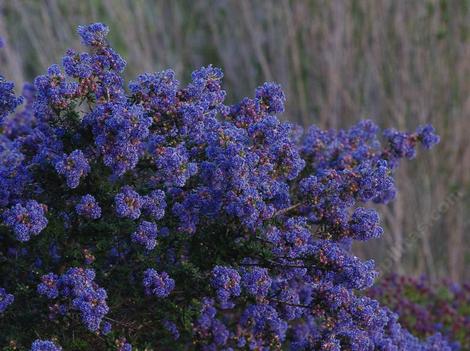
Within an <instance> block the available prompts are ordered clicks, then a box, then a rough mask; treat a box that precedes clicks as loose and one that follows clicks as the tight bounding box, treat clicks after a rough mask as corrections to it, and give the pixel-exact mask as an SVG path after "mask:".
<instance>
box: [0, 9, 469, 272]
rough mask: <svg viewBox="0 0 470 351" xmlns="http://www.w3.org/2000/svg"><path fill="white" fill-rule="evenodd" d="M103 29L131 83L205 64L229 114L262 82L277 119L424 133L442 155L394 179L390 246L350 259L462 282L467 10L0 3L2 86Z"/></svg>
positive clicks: (466, 207)
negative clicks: (274, 85)
mask: <svg viewBox="0 0 470 351" xmlns="http://www.w3.org/2000/svg"><path fill="white" fill-rule="evenodd" d="M95 21H101V22H105V23H106V24H108V25H109V26H110V27H111V38H110V39H111V41H112V42H113V46H114V47H115V48H116V49H118V50H119V51H120V53H121V54H122V55H123V56H124V57H127V58H128V61H129V69H128V71H127V75H128V77H129V78H132V77H135V76H136V75H137V74H138V73H140V72H143V71H159V70H162V69H165V68H169V67H172V68H174V69H175V70H176V72H177V74H178V76H180V77H185V78H186V80H187V79H188V78H189V75H190V72H191V71H192V70H194V69H195V68H198V67H200V66H201V65H207V64H209V63H212V64H214V65H217V66H220V67H222V68H223V70H224V72H225V85H226V87H227V88H229V91H231V92H232V94H233V95H231V96H229V97H228V101H229V102H233V101H235V100H236V99H239V98H240V97H242V96H244V95H247V94H249V93H250V92H251V91H253V89H254V88H255V87H256V86H257V85H258V84H260V83H261V82H263V81H265V80H274V81H277V82H279V83H281V84H282V85H283V87H284V89H285V91H286V94H287V97H288V103H287V112H286V113H285V114H284V116H283V118H284V119H290V120H292V121H295V122H298V123H301V124H303V125H308V124H311V123H316V124H319V125H321V126H323V127H345V128H346V127H348V126H350V125H351V124H352V123H354V122H355V121H357V120H359V119H361V118H371V119H373V120H375V121H376V122H378V123H379V124H380V125H381V126H383V127H389V126H398V127H399V128H400V129H414V127H416V126H417V125H418V124H420V123H424V122H431V123H432V124H433V125H434V126H435V127H436V129H437V130H438V132H439V134H440V135H441V138H442V142H441V144H440V145H439V146H438V147H437V148H436V149H435V150H433V152H432V153H429V154H426V155H424V154H423V155H422V157H421V158H420V160H419V161H418V162H413V163H412V164H411V163H410V164H407V165H406V166H405V167H403V168H402V169H401V170H400V171H399V176H398V187H399V189H400V192H401V193H400V195H399V198H398V199H397V201H395V202H394V204H393V205H391V206H390V207H388V208H387V209H386V213H385V215H384V218H383V221H384V224H385V226H386V228H387V229H386V232H385V235H386V237H387V240H385V241H384V242H387V244H386V245H384V244H383V242H382V244H377V245H370V244H368V245H367V247H357V248H356V249H357V250H358V252H359V254H361V255H364V256H368V257H373V258H375V259H376V260H377V261H379V262H381V265H382V268H383V269H385V270H387V269H388V270H394V271H398V272H404V271H407V272H409V273H419V272H422V273H427V274H429V275H430V276H431V277H432V278H433V277H434V278H436V277H438V276H444V275H446V276H447V275H448V276H450V277H452V278H453V279H454V280H462V279H464V278H466V279H469V278H470V272H468V271H467V272H465V269H464V268H465V266H466V265H467V266H468V265H469V260H470V254H469V248H470V240H469V239H470V234H469V231H470V216H469V214H470V196H469V193H470V136H469V131H470V39H469V34H470V28H469V27H470V1H469V0H350V1H343V0H331V1H322V0H312V1H293V0H292V1H288V0H263V1H257V0H251V1H250V0H240V1H238V0H220V1H202V0H200V1H189V0H187V1H164V0H162V1H142V0H134V1H132V0H128V1H125V0H87V1H85V0H83V1H67V0H47V1H32V0H31V1H27V0H2V1H0V36H1V37H3V38H4V39H5V41H6V48H4V49H3V50H2V51H0V63H1V67H2V73H3V74H5V75H6V76H7V77H8V78H9V79H11V80H14V81H16V82H17V84H21V83H23V82H24V81H28V80H30V79H32V77H34V76H35V75H37V74H40V73H42V72H43V71H44V70H45V69H46V68H47V67H48V66H49V65H50V64H52V63H54V62H58V61H60V58H61V56H62V54H63V52H64V51H65V49H67V47H69V45H70V43H74V47H76V48H79V42H78V38H77V35H76V34H75V28H76V26H77V25H79V24H85V23H89V22H95Z"/></svg>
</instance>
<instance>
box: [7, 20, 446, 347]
mask: <svg viewBox="0 0 470 351" xmlns="http://www.w3.org/2000/svg"><path fill="white" fill-rule="evenodd" d="M78 33H79V35H80V36H81V38H82V42H83V44H84V45H85V46H86V47H87V49H88V51H87V52H83V53H80V52H76V51H73V50H68V51H67V52H66V54H65V56H64V58H63V60H62V65H61V66H60V65H52V66H51V67H50V68H49V69H48V70H47V72H46V74H44V75H42V76H39V77H37V78H36V79H35V81H34V86H31V85H27V86H25V90H24V93H23V97H20V98H18V97H16V96H15V95H14V94H13V92H12V89H13V86H12V84H11V83H9V82H7V81H5V80H4V79H3V78H2V79H1V81H0V92H1V95H0V109H1V110H0V116H1V119H2V121H1V136H0V154H1V159H0V206H1V207H0V217H1V227H0V235H1V239H0V253H1V256H0V257H1V260H2V263H1V266H0V274H1V275H0V286H1V287H2V288H1V290H0V312H1V317H0V330H1V333H0V342H1V345H2V346H3V345H5V347H6V349H14V350H27V349H32V350H36V351H40V350H61V348H63V349H64V350H90V349H95V350H107V349H111V350H112V349H114V350H131V349H132V346H131V344H132V345H134V346H133V348H134V350H144V349H146V350H157V349H158V350H190V349H194V350H208V351H209V350H281V349H283V350H284V349H290V350H298V351H300V350H325V351H326V350H328V351H335V350H357V351H359V350H384V351H390V350H450V347H449V346H447V343H446V341H445V340H443V338H442V337H441V336H440V335H439V334H436V335H432V336H430V337H429V338H428V339H426V340H419V339H417V338H416V337H414V336H412V335H411V334H410V333H408V332H407V331H406V330H404V329H403V328H402V327H401V326H400V325H399V324H398V323H397V316H396V315H395V314H393V313H392V312H390V311H389V310H388V309H386V308H384V307H381V306H380V305H379V303H378V302H376V301H375V300H373V299H371V298H368V297H365V296H364V294H362V293H361V291H362V290H364V289H366V288H369V287H370V286H371V285H372V284H373V283H374V280H375V278H376V276H377V272H376V271H374V263H373V261H362V260H361V259H359V258H358V257H356V256H354V255H353V253H352V252H351V250H350V246H351V243H352V241H353V240H362V241H364V240H369V239H371V238H377V237H379V236H380V235H381V234H382V231H383V230H382V228H381V227H380V225H379V215H378V213H377V212H376V211H375V210H374V209H372V208H368V207H366V206H367V204H368V203H387V202H389V201H391V200H393V198H394V196H395V186H394V181H393V173H394V170H395V168H396V167H397V166H398V164H399V160H400V159H402V158H413V157H414V156H415V152H416V147H417V145H418V144H422V145H423V146H424V147H425V148H430V147H431V146H432V145H434V144H436V143H437V142H438V141H439V138H438V137H437V136H436V135H435V134H434V130H433V128H432V127H430V126H424V127H420V128H418V129H417V130H416V132H413V133H406V132H399V131H396V130H386V131H385V132H384V133H379V129H378V127H377V126H376V125H375V124H374V123H373V122H371V121H362V122H359V123H358V124H356V125H355V126H353V127H352V128H350V129H349V130H339V131H335V130H328V131H324V130H321V129H319V128H317V127H315V126H312V127H310V128H308V129H307V130H305V131H302V130H301V129H300V128H299V127H296V126H294V125H292V124H290V123H286V122H281V121H280V120H279V119H278V118H277V117H276V116H277V115H279V114H280V113H282V112H283V110H284V100H285V97H284V94H283V92H282V90H281V88H280V86H279V85H277V84H274V83H265V84H263V85H262V86H260V87H258V88H257V89H256V92H255V95H254V97H253V98H244V99H243V100H242V101H241V102H240V103H238V104H235V105H226V104H224V98H225V91H224V90H223V89H222V76H223V74H222V71H221V70H220V69H218V68H214V67H212V66H208V67H203V68H201V69H199V70H197V71H195V72H193V74H192V76H191V81H190V83H189V84H188V85H187V86H181V85H180V83H179V82H178V80H177V79H176V77H175V74H174V72H173V71H171V70H167V71H163V72H159V73H145V74H142V75H140V76H139V77H137V78H136V79H134V80H133V81H131V82H130V83H129V84H128V89H126V84H125V82H124V79H123V77H122V73H123V70H124V67H125V64H126V63H125V61H124V60H123V59H122V58H121V57H120V56H119V54H118V53H117V52H116V51H114V50H113V49H112V48H111V47H110V45H109V44H108V42H107V39H106V36H107V33H108V28H107V27H106V26H105V25H103V24H100V23H95V24H91V25H88V26H80V27H79V29H78ZM23 100H24V101H23ZM20 103H24V106H23V107H22V108H20V109H18V111H17V112H14V110H16V108H17V106H18V105H19V104H20ZM380 134H383V135H382V136H380ZM59 345H60V346H59Z"/></svg>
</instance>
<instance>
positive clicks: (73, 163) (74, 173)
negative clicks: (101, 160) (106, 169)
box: [55, 150, 90, 189]
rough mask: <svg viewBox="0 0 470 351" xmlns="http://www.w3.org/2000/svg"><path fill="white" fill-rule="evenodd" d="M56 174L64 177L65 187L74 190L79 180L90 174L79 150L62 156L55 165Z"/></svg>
mask: <svg viewBox="0 0 470 351" xmlns="http://www.w3.org/2000/svg"><path fill="white" fill-rule="evenodd" d="M55 169H56V171H57V173H59V174H62V175H64V176H65V178H66V180H67V186H68V187H69V188H71V189H74V188H76V187H77V186H78V184H79V183H80V178H82V177H85V176H86V175H87V174H88V173H89V172H90V165H89V164H88V161H87V159H86V158H85V155H83V152H82V151H81V150H75V151H73V152H72V153H71V154H70V155H68V156H67V155H63V156H62V158H61V159H60V160H59V161H57V163H56V164H55Z"/></svg>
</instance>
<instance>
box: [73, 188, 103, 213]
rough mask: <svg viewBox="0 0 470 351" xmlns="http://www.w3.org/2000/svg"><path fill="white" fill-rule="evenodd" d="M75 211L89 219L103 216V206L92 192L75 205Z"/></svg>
mask: <svg viewBox="0 0 470 351" xmlns="http://www.w3.org/2000/svg"><path fill="white" fill-rule="evenodd" d="M75 211H77V213H78V214H79V215H80V216H83V217H85V218H88V219H98V218H100V217H101V207H100V206H99V205H98V202H97V201H96V199H95V198H94V197H93V196H92V195H90V194H87V195H85V196H83V197H82V198H81V200H80V202H79V203H78V204H77V206H75Z"/></svg>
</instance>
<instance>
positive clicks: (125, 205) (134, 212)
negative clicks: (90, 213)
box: [114, 186, 144, 219]
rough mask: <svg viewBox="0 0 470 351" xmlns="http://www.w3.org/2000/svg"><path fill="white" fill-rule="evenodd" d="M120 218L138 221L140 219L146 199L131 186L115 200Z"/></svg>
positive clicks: (122, 191)
mask: <svg viewBox="0 0 470 351" xmlns="http://www.w3.org/2000/svg"><path fill="white" fill-rule="evenodd" d="M114 202H115V206H116V213H117V215H118V216H119V217H126V218H130V219H137V218H139V217H140V214H141V208H142V206H143V204H144V199H143V198H142V197H141V196H140V195H139V194H138V193H137V192H136V191H135V190H134V189H133V188H132V187H130V186H125V187H124V188H122V189H121V192H120V193H119V194H117V195H116V196H115V198H114Z"/></svg>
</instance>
